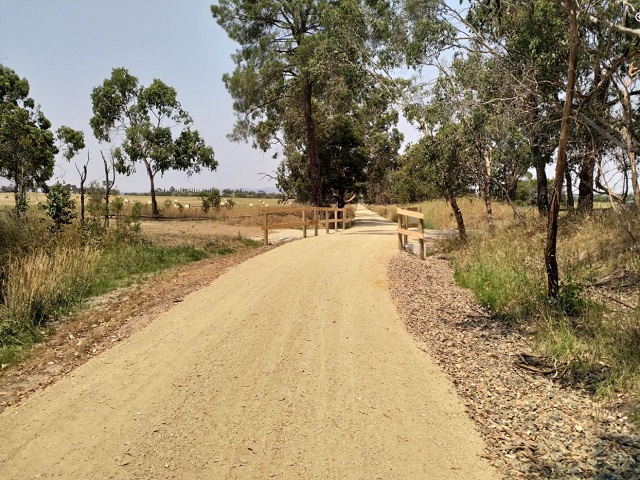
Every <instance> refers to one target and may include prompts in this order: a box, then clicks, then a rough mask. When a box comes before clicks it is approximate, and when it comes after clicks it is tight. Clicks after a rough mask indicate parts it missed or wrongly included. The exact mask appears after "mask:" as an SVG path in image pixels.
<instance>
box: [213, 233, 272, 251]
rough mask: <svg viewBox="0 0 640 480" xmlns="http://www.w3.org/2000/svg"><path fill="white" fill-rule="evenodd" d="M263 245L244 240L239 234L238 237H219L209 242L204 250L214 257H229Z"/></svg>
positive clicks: (248, 239) (247, 239) (254, 241)
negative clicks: (243, 250) (242, 250)
mask: <svg viewBox="0 0 640 480" xmlns="http://www.w3.org/2000/svg"><path fill="white" fill-rule="evenodd" d="M260 245H262V244H261V243H260V242H258V241H256V240H252V239H250V238H244V237H242V236H241V235H240V234H239V233H238V235H236V236H230V235H217V236H215V237H214V238H213V239H212V240H210V241H209V242H207V244H206V245H205V246H204V249H205V251H206V252H207V253H210V254H213V255H229V254H231V253H235V252H236V251H238V250H241V249H245V248H256V247H259V246H260Z"/></svg>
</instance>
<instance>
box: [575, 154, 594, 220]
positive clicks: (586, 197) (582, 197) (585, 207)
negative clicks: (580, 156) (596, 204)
mask: <svg viewBox="0 0 640 480" xmlns="http://www.w3.org/2000/svg"><path fill="white" fill-rule="evenodd" d="M595 148H597V147H596V145H595V144H594V143H593V142H592V144H591V151H590V152H588V153H587V155H586V157H585V159H584V160H583V162H582V165H580V174H579V178H580V183H579V184H578V211H579V212H581V213H591V212H593V171H594V169H595V166H596V152H595Z"/></svg>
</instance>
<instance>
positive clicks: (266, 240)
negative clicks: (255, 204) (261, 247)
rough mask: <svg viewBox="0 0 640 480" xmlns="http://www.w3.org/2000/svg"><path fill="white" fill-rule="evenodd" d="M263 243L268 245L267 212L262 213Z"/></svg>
mask: <svg viewBox="0 0 640 480" xmlns="http://www.w3.org/2000/svg"><path fill="white" fill-rule="evenodd" d="M264 226H265V229H264V244H265V246H267V245H269V214H268V213H265V214H264Z"/></svg>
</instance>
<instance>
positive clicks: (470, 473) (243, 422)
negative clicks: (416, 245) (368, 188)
mask: <svg viewBox="0 0 640 480" xmlns="http://www.w3.org/2000/svg"><path fill="white" fill-rule="evenodd" d="M357 219H358V222H357V226H356V227H355V228H353V229H351V230H348V231H346V232H341V233H339V234H335V235H326V236H322V237H317V238H309V239H306V240H301V241H297V242H292V243H290V244H287V245H284V246H282V247H280V248H277V249H275V250H271V251H269V252H267V253H265V254H263V255H260V256H258V257H254V258H252V259H250V260H248V261H246V262H245V263H243V264H241V265H240V266H238V267H236V268H234V269H232V270H231V271H229V272H227V273H226V274H224V275H222V276H221V277H220V278H218V279H217V280H215V281H214V282H213V283H212V284H211V285H209V286H208V287H205V288H203V289H201V290H199V291H197V292H195V293H193V294H191V295H189V296H188V297H186V298H185V299H184V301H183V302H182V303H179V304H177V305H176V307H175V308H173V309H171V310H170V311H168V312H166V313H164V314H162V315H161V316H159V317H158V318H157V319H156V320H155V321H154V322H153V323H151V324H150V325H149V326H148V327H146V328H145V329H143V330H141V331H139V332H137V333H135V334H134V335H132V336H131V337H130V338H128V339H127V340H125V341H123V342H122V343H121V344H118V345H117V346H115V347H114V348H112V349H110V350H108V351H107V352H105V353H104V354H102V355H100V356H99V357H96V358H94V359H92V360H90V361H89V362H87V363H86V364H84V365H83V366H81V367H79V368H78V369H76V370H75V371H74V372H73V373H72V374H70V375H68V376H67V377H65V378H63V379H62V380H60V381H59V382H57V383H56V384H54V385H53V386H51V387H50V388H48V389H46V390H44V391H42V392H39V393H36V394H34V395H33V396H32V397H31V398H29V399H28V400H26V401H25V402H23V403H21V404H19V405H18V406H16V407H11V408H8V409H7V410H5V411H4V412H3V413H2V414H0V439H1V440H0V478H3V479H23V478H24V479H27V478H69V479H85V478H86V479H90V478H91V479H106V478H113V479H143V478H149V479H158V478H176V479H269V478H280V479H294V478H295V479H363V480H364V479H366V480H370V479H438V480H446V479H454V478H455V479H470V480H471V479H478V480H484V479H493V478H499V477H498V475H497V474H496V472H495V471H494V470H492V468H491V467H490V466H489V465H488V463H487V462H486V461H485V460H483V459H482V458H480V454H481V453H482V448H483V446H482V443H481V441H480V439H479V437H478V435H477V433H476V432H475V431H474V429H473V425H472V423H471V421H470V420H469V419H468V418H467V416H466V415H465V413H464V410H463V408H462V407H461V405H460V403H459V400H458V398H457V397H456V396H455V394H454V393H453V391H452V387H451V385H450V384H449V383H448V381H447V380H446V378H445V377H444V375H443V374H442V372H441V371H440V370H439V369H438V367H436V366H435V364H434V363H433V362H432V360H431V359H430V358H429V357H428V356H427V354H426V353H424V352H423V351H421V350H420V349H418V348H417V344H416V342H415V341H414V340H413V338H412V337H411V336H410V335H409V334H408V333H407V332H406V331H405V330H404V327H403V324H402V322H401V321H400V319H399V318H398V315H397V313H396V309H395V306H394V305H393V303H392V300H391V297H390V295H389V292H388V285H387V265H388V263H389V261H390V259H391V257H392V256H393V254H394V252H395V250H394V248H395V242H396V239H395V235H394V226H393V224H391V223H389V222H386V221H383V220H382V219H380V217H377V216H375V215H374V214H372V213H371V212H369V211H367V210H363V209H360V210H359V211H358V215H357Z"/></svg>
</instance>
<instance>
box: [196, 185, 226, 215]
mask: <svg viewBox="0 0 640 480" xmlns="http://www.w3.org/2000/svg"><path fill="white" fill-rule="evenodd" d="M198 196H199V197H200V199H201V200H202V207H201V208H202V210H203V211H205V212H208V211H209V210H211V208H215V209H218V208H220V200H221V198H220V190H218V189H217V188H212V189H210V190H204V191H201V192H200V193H199V194H198Z"/></svg>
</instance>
